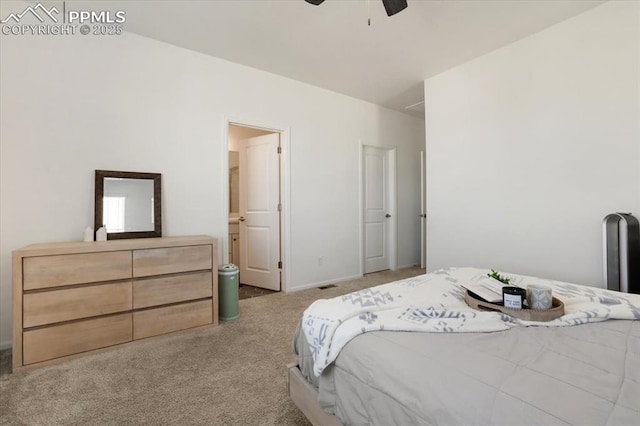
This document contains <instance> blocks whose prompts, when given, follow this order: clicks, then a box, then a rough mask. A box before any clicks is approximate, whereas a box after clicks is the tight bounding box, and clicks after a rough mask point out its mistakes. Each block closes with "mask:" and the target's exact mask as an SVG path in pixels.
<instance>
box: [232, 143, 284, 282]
mask: <svg viewBox="0 0 640 426" xmlns="http://www.w3.org/2000/svg"><path fill="white" fill-rule="evenodd" d="M279 147H280V134H279V133H271V134H268V135H264V136H258V137H255V138H250V139H245V140H243V141H241V142H240V143H239V146H238V148H239V150H238V151H239V162H240V200H239V201H240V202H239V204H240V218H239V221H240V222H239V223H240V250H241V254H240V279H241V282H242V283H243V284H248V285H252V286H255V287H261V288H267V289H269V290H276V291H280V269H279V265H278V263H279V262H280V211H279V205H280V155H279V151H280V149H279Z"/></svg>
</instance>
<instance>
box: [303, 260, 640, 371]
mask: <svg viewBox="0 0 640 426" xmlns="http://www.w3.org/2000/svg"><path fill="white" fill-rule="evenodd" d="M487 272H488V271H487V270H482V269H476V268H449V269H444V270H438V271H435V272H432V273H429V274H426V275H421V276H417V277H413V278H408V279H405V280H401V281H396V282H393V283H389V284H383V285H379V286H377V287H372V288H368V289H365V290H360V291H356V292H354V293H350V294H347V295H344V296H339V297H336V298H333V299H320V300H316V301H315V302H314V303H312V304H311V305H310V306H309V307H308V308H307V310H306V311H305V312H304V315H303V317H302V329H303V332H304V334H305V336H306V338H307V342H309V349H310V350H311V353H312V356H313V360H314V366H313V371H314V374H315V375H316V376H320V374H322V371H323V370H324V369H325V368H326V367H327V366H328V365H329V364H331V363H332V362H333V361H334V360H335V359H336V357H337V356H338V354H339V353H340V350H341V349H342V348H343V347H344V346H345V345H346V344H347V343H348V342H349V341H350V340H351V339H353V338H354V337H356V336H357V335H359V334H362V333H366V332H368V331H382V330H386V331H417V332H435V333H476V332H494V331H502V330H507V329H509V328H511V327H515V326H518V325H520V326H534V325H535V326H547V327H550V326H570V325H577V324H585V323H589V322H598V321H606V320H609V319H627V320H634V319H635V320H640V295H636V294H628V293H619V292H615V291H610V290H604V289H600V288H594V287H586V286H581V285H577V284H569V283H564V282H559V281H553V280H546V279H541V278H534V277H527V276H521V275H515V274H508V273H507V274H505V275H506V276H508V277H510V278H511V284H510V285H515V286H520V287H527V285H530V284H543V285H547V286H549V287H551V288H552V290H553V296H554V297H557V298H558V299H560V300H562V302H563V303H564V310H565V315H563V316H562V317H560V318H558V319H556V320H553V321H549V322H533V321H523V320H519V319H516V318H513V317H511V316H509V315H506V314H503V313H500V312H483V311H477V310H474V309H472V308H470V307H469V306H468V305H467V304H466V303H465V301H464V292H465V290H464V289H463V288H462V287H461V286H462V285H464V284H465V282H469V281H470V280H477V279H478V278H479V277H480V276H486V274H487Z"/></svg>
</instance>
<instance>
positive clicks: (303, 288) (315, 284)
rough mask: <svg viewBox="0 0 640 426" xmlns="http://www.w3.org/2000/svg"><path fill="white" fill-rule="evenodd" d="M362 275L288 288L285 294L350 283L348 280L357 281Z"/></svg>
mask: <svg viewBox="0 0 640 426" xmlns="http://www.w3.org/2000/svg"><path fill="white" fill-rule="evenodd" d="M362 277H363V275H362V274H357V275H351V276H348V277H342V278H336V279H333V280H327V281H320V282H317V283H311V284H305V285H302V286H299V287H294V288H288V289H287V291H286V292H287V293H294V292H296V291H302V290H308V289H310V288H318V287H322V286H324V285H329V284H338V283H341V282H345V281H350V280H357V279H360V278H362Z"/></svg>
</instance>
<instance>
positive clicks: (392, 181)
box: [358, 141, 398, 276]
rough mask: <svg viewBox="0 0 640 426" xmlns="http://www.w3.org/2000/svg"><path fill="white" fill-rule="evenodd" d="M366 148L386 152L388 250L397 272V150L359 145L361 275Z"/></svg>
mask: <svg viewBox="0 0 640 426" xmlns="http://www.w3.org/2000/svg"><path fill="white" fill-rule="evenodd" d="M365 147H368V148H373V149H378V150H380V151H386V154H387V164H388V165H389V173H388V178H387V185H388V188H389V214H390V215H391V217H390V218H389V241H387V250H388V251H389V269H390V270H391V271H395V270H396V269H398V191H397V183H396V182H397V176H396V170H397V165H396V158H397V155H396V154H397V152H396V148H395V147H392V148H389V147H386V146H375V145H368V144H364V143H362V141H361V142H360V143H359V147H358V149H359V151H360V152H359V153H358V157H359V164H358V179H359V185H358V192H359V197H358V198H359V211H360V214H359V215H358V216H359V221H360V275H361V276H362V275H364V262H365V240H364V236H365V233H364V223H365V220H364V214H365V211H364V196H365V193H364V150H365Z"/></svg>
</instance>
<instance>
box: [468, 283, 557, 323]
mask: <svg viewBox="0 0 640 426" xmlns="http://www.w3.org/2000/svg"><path fill="white" fill-rule="evenodd" d="M464 301H465V302H467V305H469V306H471V307H472V308H473V309H477V310H479V311H498V312H502V313H503V314H507V315H510V316H512V317H515V318H518V319H521V320H525V321H541V322H544V321H553V320H554V319H556V318H560V317H561V316H563V315H564V303H562V301H561V300H560V299H556V298H555V297H554V298H553V301H552V302H551V309H544V310H537V309H529V308H523V309H513V308H505V307H504V306H502V305H496V304H495V303H489V302H485V301H484V300H480V299H477V298H475V297H473V296H472V295H471V294H470V292H469V291H468V290H467V292H466V293H465V294H464Z"/></svg>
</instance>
